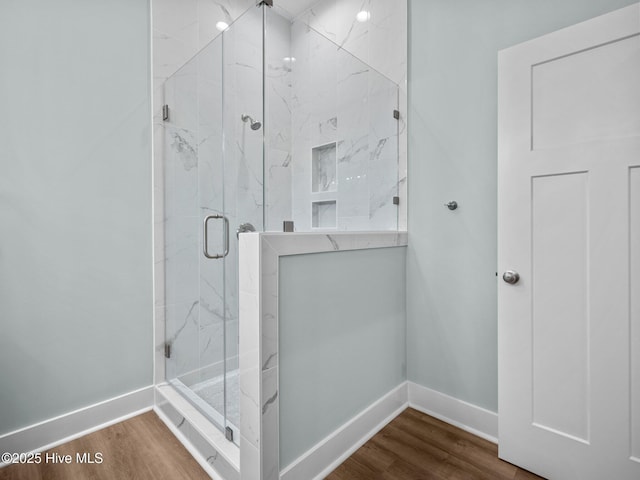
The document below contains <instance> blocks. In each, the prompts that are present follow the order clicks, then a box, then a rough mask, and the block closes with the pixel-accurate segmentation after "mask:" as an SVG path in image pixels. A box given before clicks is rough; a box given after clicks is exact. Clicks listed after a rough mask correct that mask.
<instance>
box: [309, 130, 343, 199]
mask: <svg viewBox="0 0 640 480" xmlns="http://www.w3.org/2000/svg"><path fill="white" fill-rule="evenodd" d="M311 161H312V162H313V165H312V174H311V191H312V192H335V190H336V185H337V178H336V144H335V142H332V143H329V144H327V145H321V146H319V147H315V148H313V149H312V154H311Z"/></svg>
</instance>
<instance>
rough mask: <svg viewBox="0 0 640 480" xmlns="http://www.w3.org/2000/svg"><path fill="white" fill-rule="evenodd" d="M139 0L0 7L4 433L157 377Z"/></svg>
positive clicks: (144, 48)
mask: <svg viewBox="0 0 640 480" xmlns="http://www.w3.org/2000/svg"><path fill="white" fill-rule="evenodd" d="M149 51H150V49H149V2H148V0H115V1H104V0H83V1H80V0H56V1H50V0H3V1H2V2H0V72H1V73H0V112H1V114H0V331H1V335H0V365H2V368H1V369H0V434H2V433H6V432H9V431H13V430H15V429H18V428H20V427H24V426H27V425H30V424H33V423H35V422H38V421H41V420H45V419H48V418H51V417H54V416H57V415H60V414H64V413H66V412H69V411H72V410H75V409H77V408H80V407H83V406H87V405H90V404H93V403H96V402H99V401H102V400H105V399H108V398H111V397H114V396H116V395H120V394H123V393H125V392H129V391H132V390H134V389H138V388H140V387H143V386H146V385H149V384H151V383H152V306H153V301H152V251H151V219H152V215H151V159H150V158H151V149H150V123H151V122H150V105H149V98H150V94H149V83H150V82H149V63H150V59H149Z"/></svg>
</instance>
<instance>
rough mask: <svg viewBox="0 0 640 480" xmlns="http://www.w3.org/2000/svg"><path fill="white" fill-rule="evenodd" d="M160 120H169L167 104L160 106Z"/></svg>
mask: <svg viewBox="0 0 640 480" xmlns="http://www.w3.org/2000/svg"><path fill="white" fill-rule="evenodd" d="M162 120H163V121H165V122H166V121H167V120H169V105H163V106H162Z"/></svg>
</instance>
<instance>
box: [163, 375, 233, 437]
mask: <svg viewBox="0 0 640 480" xmlns="http://www.w3.org/2000/svg"><path fill="white" fill-rule="evenodd" d="M224 380H225V379H224V375H218V376H216V377H213V378H210V379H207V380H203V381H201V382H198V383H195V384H193V385H192V386H191V387H188V386H187V385H185V384H184V383H183V382H182V381H181V380H180V379H178V378H175V379H171V380H169V382H168V383H169V384H170V385H172V386H173V387H174V388H175V389H176V390H177V391H178V392H179V393H180V394H181V395H183V396H184V397H185V398H186V399H188V400H189V401H190V402H191V403H192V404H193V406H194V407H196V408H197V409H198V410H199V411H200V412H201V413H202V414H203V415H205V416H206V417H207V418H209V419H210V420H211V421H212V422H213V423H214V424H215V425H216V426H217V427H218V428H220V429H221V430H223V431H224V430H225V427H229V428H230V429H231V431H232V432H233V439H234V443H236V444H237V443H239V440H240V430H239V429H238V427H237V425H239V424H240V408H239V394H240V385H239V378H238V370H234V371H232V372H230V373H228V374H227V400H228V402H227V421H226V422H225V417H224V413H223V412H224V387H225V382H224Z"/></svg>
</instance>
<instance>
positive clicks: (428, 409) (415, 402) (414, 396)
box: [407, 382, 498, 443]
mask: <svg viewBox="0 0 640 480" xmlns="http://www.w3.org/2000/svg"><path fill="white" fill-rule="evenodd" d="M407 383H408V390H409V406H410V407H411V408H415V409H416V410H419V411H421V412H423V413H426V414H427V415H431V416H432V417H436V418H438V419H440V420H442V421H444V422H447V423H450V424H451V425H454V426H456V427H458V428H461V429H462V430H466V431H467V432H470V433H473V434H474V435H477V436H479V437H482V438H484V439H486V440H489V441H490V442H493V443H498V414H497V413H494V412H491V411H489V410H486V409H484V408H481V407H478V406H476V405H473V404H471V403H467V402H464V401H462V400H458V399H457V398H454V397H450V396H449V395H445V394H444V393H440V392H437V391H435V390H431V389H430V388H427V387H423V386H422V385H418V384H417V383H413V382H407Z"/></svg>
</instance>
